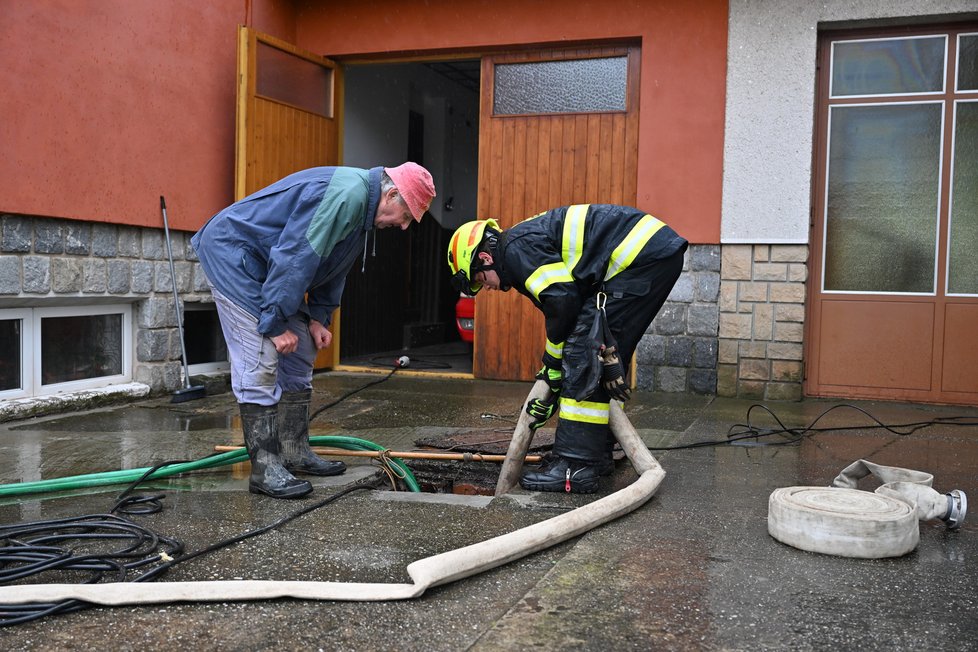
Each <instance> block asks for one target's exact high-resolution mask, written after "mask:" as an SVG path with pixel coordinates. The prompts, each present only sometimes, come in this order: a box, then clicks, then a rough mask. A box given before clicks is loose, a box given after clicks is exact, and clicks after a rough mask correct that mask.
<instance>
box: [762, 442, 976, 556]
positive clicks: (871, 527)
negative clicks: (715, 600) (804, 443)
mask: <svg viewBox="0 0 978 652" xmlns="http://www.w3.org/2000/svg"><path fill="white" fill-rule="evenodd" d="M869 475H874V476H876V477H877V478H878V479H879V480H880V481H881V482H882V483H883V484H882V485H881V486H879V487H878V488H877V489H876V491H875V492H869V491H860V490H859V489H857V488H856V486H857V484H858V482H859V480H860V479H862V478H865V477H867V476H869ZM933 482H934V476H933V475H931V474H929V473H924V472H923V471H914V470H912V469H904V468H900V467H896V466H883V465H880V464H874V463H873V462H869V461H867V460H858V461H856V462H853V463H852V464H850V465H849V466H847V467H846V468H844V469H843V470H842V472H841V473H839V475H838V476H836V478H835V479H834V480H833V481H832V486H830V487H785V488H783V489H777V490H775V491H774V492H773V493H772V494H771V497H770V499H769V501H768V519H767V524H768V532H769V533H770V535H771V536H772V537H774V538H775V539H777V540H778V541H781V542H782V543H786V544H788V545H790V546H794V547H795V548H800V549H801V550H808V551H809V552H820V553H823V554H827V555H838V556H842V557H858V558H862V559H881V558H884V557H899V556H901V555H905V554H907V553H908V552H910V551H911V550H913V549H914V548H916V547H917V544H918V543H919V542H920V527H919V524H918V521H930V520H933V519H937V518H939V519H941V520H942V521H944V522H945V523H946V524H947V526H948V528H949V529H952V530H953V529H957V528H958V527H960V525H961V522H962V521H963V520H964V517H965V515H966V513H967V511H968V498H967V496H966V495H965V494H964V492H963V491H961V490H959V489H955V490H953V491H951V492H949V493H946V494H941V493H938V492H937V491H935V490H934V489H933V488H931V485H932V484H933Z"/></svg>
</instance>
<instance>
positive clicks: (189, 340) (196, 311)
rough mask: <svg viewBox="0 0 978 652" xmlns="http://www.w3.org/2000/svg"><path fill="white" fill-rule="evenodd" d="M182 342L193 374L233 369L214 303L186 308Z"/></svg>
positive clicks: (196, 304) (184, 306)
mask: <svg viewBox="0 0 978 652" xmlns="http://www.w3.org/2000/svg"><path fill="white" fill-rule="evenodd" d="M183 339H184V343H185V346H186V347H187V366H189V367H190V373H192V374H203V373H211V372H218V371H227V370H228V369H230V365H229V364H228V347H227V344H226V343H225V342H224V333H223V331H222V330H221V321H220V319H218V316H217V308H215V307H214V304H212V303H185V304H183Z"/></svg>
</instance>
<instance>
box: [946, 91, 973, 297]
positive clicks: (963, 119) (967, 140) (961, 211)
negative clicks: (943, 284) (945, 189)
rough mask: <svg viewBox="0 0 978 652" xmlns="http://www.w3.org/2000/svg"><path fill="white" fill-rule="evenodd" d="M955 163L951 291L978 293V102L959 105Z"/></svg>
mask: <svg viewBox="0 0 978 652" xmlns="http://www.w3.org/2000/svg"><path fill="white" fill-rule="evenodd" d="M953 166H954V178H953V179H952V180H951V227H950V245H949V247H948V278H947V291H948V293H949V294H978V255H976V252H978V102H958V103H957V105H956V106H955V112H954V163H953Z"/></svg>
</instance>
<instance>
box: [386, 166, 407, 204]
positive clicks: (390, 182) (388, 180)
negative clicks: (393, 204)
mask: <svg viewBox="0 0 978 652" xmlns="http://www.w3.org/2000/svg"><path fill="white" fill-rule="evenodd" d="M391 188H397V186H396V185H395V184H394V180H393V179H391V178H390V177H389V176H387V173H386V172H381V173H380V194H381V195H383V194H384V193H385V192H387V191H388V190H390V189H391ZM397 200H398V201H399V202H401V205H402V206H404V208H407V207H408V205H407V202H406V201H404V195H402V194H401V192H400V191H398V192H397Z"/></svg>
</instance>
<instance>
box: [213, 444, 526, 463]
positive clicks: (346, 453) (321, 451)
mask: <svg viewBox="0 0 978 652" xmlns="http://www.w3.org/2000/svg"><path fill="white" fill-rule="evenodd" d="M243 448H244V447H243V446H215V447H214V450H215V451H219V452H226V451H236V450H242V449H243ZM310 448H311V449H312V452H313V453H316V454H317V455H325V456H327V457H399V458H401V459H405V460H435V461H439V460H443V461H458V462H495V463H497V464H498V463H499V462H503V461H504V460H505V459H506V456H505V455H493V454H490V453H435V452H425V451H350V450H346V449H343V448H329V447H327V446H311V447H310ZM541 459H543V456H542V455H527V456H526V459H525V460H524V461H526V462H529V463H531V464H533V463H536V462H539V461H540V460H541Z"/></svg>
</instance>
